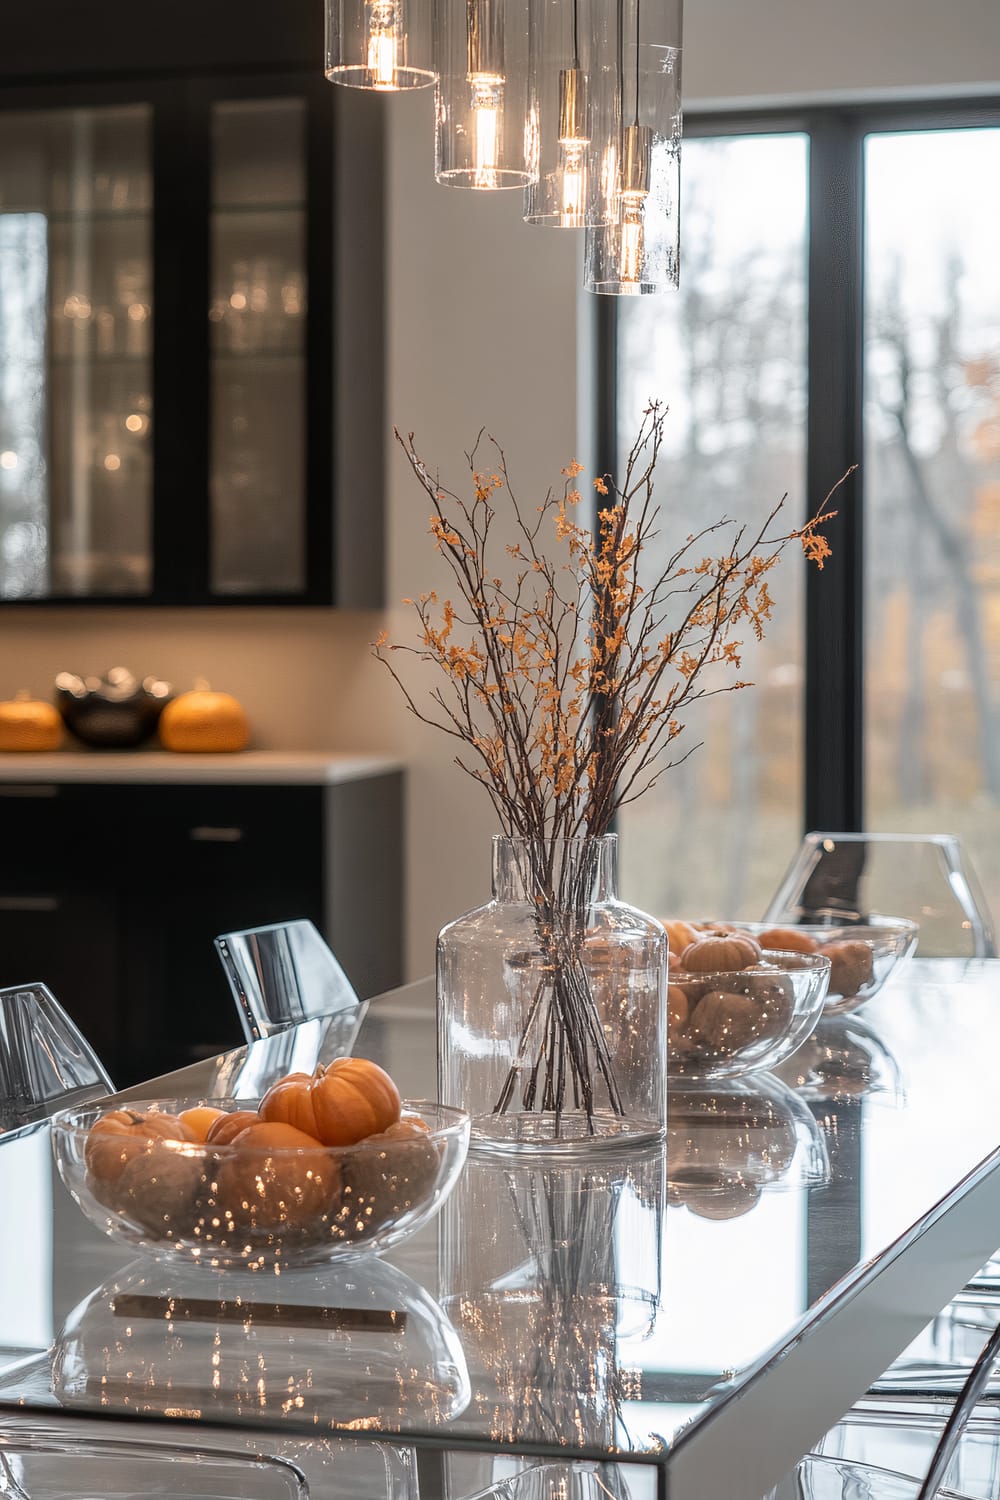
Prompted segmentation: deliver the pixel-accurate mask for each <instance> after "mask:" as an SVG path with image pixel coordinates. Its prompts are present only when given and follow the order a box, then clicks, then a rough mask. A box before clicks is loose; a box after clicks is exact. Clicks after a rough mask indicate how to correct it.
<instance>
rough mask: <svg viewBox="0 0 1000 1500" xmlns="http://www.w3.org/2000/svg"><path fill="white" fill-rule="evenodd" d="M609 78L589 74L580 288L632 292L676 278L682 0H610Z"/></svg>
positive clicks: (666, 284) (667, 283) (660, 288)
mask: <svg viewBox="0 0 1000 1500" xmlns="http://www.w3.org/2000/svg"><path fill="white" fill-rule="evenodd" d="M615 19H616V28H617V36H616V37H615V39H614V44H613V48H612V51H613V55H614V74H615V77H614V80H613V81H612V79H611V78H609V75H608V71H607V68H606V67H605V68H604V69H603V71H601V72H600V74H599V76H598V77H597V78H596V79H595V90H596V97H595V99H594V101H593V103H592V107H591V117H592V122H593V130H594V146H593V147H592V150H593V151H594V152H595V154H596V157H597V160H596V162H595V165H594V167H593V169H592V171H591V174H590V176H591V182H590V193H591V202H590V207H589V209H588V225H589V226H590V227H588V229H587V238H586V249H585V271H584V280H585V285H586V287H587V290H588V291H591V292H606V293H611V294H613V295H618V296H638V295H641V294H648V293H650V292H662V291H665V290H666V289H667V288H668V287H675V286H677V284H678V280H679V276H680V203H679V197H680V165H681V0H657V3H656V4H655V5H650V4H649V3H648V0H647V3H646V4H642V0H617V12H616V18H615Z"/></svg>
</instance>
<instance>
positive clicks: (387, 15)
mask: <svg viewBox="0 0 1000 1500" xmlns="http://www.w3.org/2000/svg"><path fill="white" fill-rule="evenodd" d="M365 9H366V10H367V13H368V57H367V66H368V72H369V74H370V76H371V85H370V86H371V87H372V88H375V89H398V88H399V81H398V79H397V77H396V69H397V67H398V66H399V46H400V25H399V16H398V14H397V8H396V5H395V4H394V0H371V3H370V4H369V5H367V6H366V7H365Z"/></svg>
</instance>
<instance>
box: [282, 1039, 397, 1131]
mask: <svg viewBox="0 0 1000 1500" xmlns="http://www.w3.org/2000/svg"><path fill="white" fill-rule="evenodd" d="M400 1109H401V1103H400V1098H399V1090H398V1089H397V1087H396V1085H395V1084H394V1083H393V1081H392V1079H391V1078H390V1077H389V1075H388V1073H387V1072H386V1071H385V1069H384V1068H380V1067H379V1066H378V1064H377V1063H373V1062H370V1061H369V1060H368V1058H366V1057H338V1058H337V1059H336V1061H334V1062H332V1063H330V1064H329V1066H328V1067H325V1068H324V1067H320V1068H317V1069H316V1072H315V1073H314V1074H313V1075H312V1077H310V1076H309V1075H308V1074H306V1073H292V1074H290V1075H289V1077H287V1078H281V1079H279V1080H278V1082H277V1083H276V1084H274V1085H272V1087H271V1088H270V1089H268V1091H267V1093H266V1094H265V1095H264V1097H263V1099H262V1100H261V1102H260V1113H261V1118H262V1119H265V1120H274V1121H283V1122H284V1123H285V1124H288V1125H294V1126H295V1127H296V1129H298V1130H305V1131H306V1132H307V1133H308V1134H309V1135H313V1136H315V1137H316V1139H317V1140H318V1141H322V1142H323V1144H324V1146H353V1145H354V1144H355V1143H356V1142H357V1141H362V1140H364V1139H365V1137H366V1136H369V1135H378V1134H379V1133H380V1132H381V1131H383V1130H388V1128H389V1126H390V1125H394V1124H395V1123H396V1121H397V1120H398V1119H399V1112H400Z"/></svg>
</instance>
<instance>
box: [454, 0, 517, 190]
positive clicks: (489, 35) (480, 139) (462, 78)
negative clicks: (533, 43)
mask: <svg viewBox="0 0 1000 1500" xmlns="http://www.w3.org/2000/svg"><path fill="white" fill-rule="evenodd" d="M434 47H435V62H436V63H437V68H438V75H439V76H438V85H437V111H436V122H435V161H434V175H435V176H436V177H437V180H438V182H441V183H444V184H445V185H446V186H447V187H467V188H479V189H480V190H483V191H493V190H495V189H497V188H523V187H526V186H527V185H528V184H529V183H530V182H533V181H534V180H535V179H536V178H537V176H538V161H537V145H536V141H535V138H534V132H533V130H532V128H531V125H530V122H529V120H528V116H527V107H528V21H527V0H434Z"/></svg>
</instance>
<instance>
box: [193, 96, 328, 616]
mask: <svg viewBox="0 0 1000 1500" xmlns="http://www.w3.org/2000/svg"><path fill="white" fill-rule="evenodd" d="M305 137H306V111H305V103H304V101H303V100H302V99H263V100H262V99H253V100H225V101H220V102H217V103H215V104H214V105H213V109H212V188H211V191H212V200H211V201H212V216H211V302H210V306H209V310H208V316H209V320H210V325H211V344H210V348H211V437H210V445H211V472H210V494H211V545H210V578H211V589H212V592H213V594H223V595H225V594H229V595H240V594H255V593H260V592H267V593H270V594H282V593H287V594H296V593H300V592H301V591H302V590H303V589H304V588H305V586H306V561H305V553H306V546H305V542H306V476H305V452H306V434H305V409H306V316H305V314H306V182H305V162H306V149H305Z"/></svg>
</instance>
